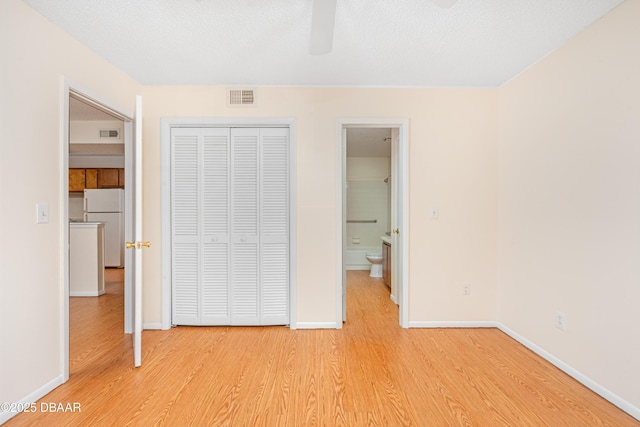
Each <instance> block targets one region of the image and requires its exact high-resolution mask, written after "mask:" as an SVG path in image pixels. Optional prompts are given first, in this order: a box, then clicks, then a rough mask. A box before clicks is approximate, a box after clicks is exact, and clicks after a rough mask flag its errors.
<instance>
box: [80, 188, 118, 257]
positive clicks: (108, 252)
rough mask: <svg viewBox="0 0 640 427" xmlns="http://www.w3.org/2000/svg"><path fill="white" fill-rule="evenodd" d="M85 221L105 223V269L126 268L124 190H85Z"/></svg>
mask: <svg viewBox="0 0 640 427" xmlns="http://www.w3.org/2000/svg"><path fill="white" fill-rule="evenodd" d="M84 220H85V221H86V222H102V223H104V265H105V267H124V190H123V189H121V188H108V189H99V190H84Z"/></svg>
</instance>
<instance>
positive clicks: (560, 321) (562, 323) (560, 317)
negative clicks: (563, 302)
mask: <svg viewBox="0 0 640 427" xmlns="http://www.w3.org/2000/svg"><path fill="white" fill-rule="evenodd" d="M566 326H567V317H566V315H565V314H564V313H563V312H561V311H556V328H558V329H560V330H561V331H564V330H565V327H566Z"/></svg>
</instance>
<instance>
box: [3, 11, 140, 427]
mask: <svg viewBox="0 0 640 427" xmlns="http://www.w3.org/2000/svg"><path fill="white" fill-rule="evenodd" d="M0 52H1V53H2V66H0V80H1V81H2V83H1V86H0V87H1V90H2V92H1V94H0V122H1V123H2V127H1V129H2V132H1V133H2V141H1V142H0V150H1V151H0V186H1V187H0V223H1V224H2V226H1V227H0V230H1V234H0V263H1V264H0V292H1V294H0V342H1V344H0V346H1V350H0V402H18V401H19V400H20V399H22V398H24V397H26V396H27V395H29V394H31V393H33V392H34V391H36V390H38V389H40V388H41V387H44V386H46V384H48V383H50V382H52V381H55V380H56V378H60V376H61V374H62V361H61V357H60V356H61V352H62V348H61V333H62V325H61V318H62V307H63V301H62V295H63V288H62V286H63V279H62V269H61V264H62V252H61V251H62V217H63V202H62V201H63V200H65V199H66V198H67V193H66V192H65V191H63V188H62V186H63V185H62V179H63V176H65V175H66V173H67V171H66V170H63V169H62V145H61V117H62V115H61V107H62V97H61V93H62V76H66V77H68V78H70V79H71V80H73V81H75V82H77V84H79V85H82V86H83V87H86V88H87V89H89V90H91V91H93V92H95V93H99V94H102V95H104V97H105V98H106V99H109V100H112V102H113V103H114V104H116V105H122V106H123V107H126V108H128V109H130V110H133V106H134V102H135V94H136V92H137V90H138V88H139V86H138V85H137V84H136V83H135V82H134V81H133V80H132V79H130V78H129V77H127V76H126V75H125V74H124V73H122V72H121V71H119V70H118V69H117V68H115V67H114V66H112V65H110V64H109V63H107V62H106V61H105V60H104V59H102V58H100V57H98V56H97V55H95V54H94V53H93V52H91V51H90V50H89V49H87V48H86V47H84V46H83V45H81V44H80V43H78V42H77V41H76V40H74V39H73V38H71V37H70V36H69V35H68V34H66V33H64V32H63V31H61V30H60V29H59V28H58V27H57V26H55V25H53V24H52V23H51V22H49V21H47V20H46V19H44V18H43V17H42V16H41V15H39V14H38V13H36V12H34V11H33V10H32V9H31V8H29V7H28V6H26V5H25V4H24V3H22V2H20V1H17V0H3V1H0ZM38 202H41V203H48V204H49V215H50V221H49V223H48V224H36V221H35V205H36V203H38ZM3 415H5V414H0V417H1V416H3ZM0 419H1V418H0Z"/></svg>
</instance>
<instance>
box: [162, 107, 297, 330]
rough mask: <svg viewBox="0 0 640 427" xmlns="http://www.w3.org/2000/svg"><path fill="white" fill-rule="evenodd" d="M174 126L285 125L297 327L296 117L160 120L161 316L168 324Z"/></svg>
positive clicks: (293, 323)
mask: <svg viewBox="0 0 640 427" xmlns="http://www.w3.org/2000/svg"><path fill="white" fill-rule="evenodd" d="M174 127H288V128H289V250H290V252H289V253H290V255H289V326H290V328H291V329H296V328H297V316H296V309H297V306H296V299H297V298H296V277H297V271H296V265H297V264H296V253H297V245H296V242H297V235H296V224H297V219H296V206H297V200H296V188H297V186H296V119H294V118H230V117H226V118H225V117H222V118H192V117H166V118H162V119H161V120H160V180H161V183H162V188H161V194H162V197H161V208H162V209H161V211H162V320H161V327H162V329H164V330H166V329H169V328H171V326H172V325H171V217H170V216H169V215H168V213H169V212H171V128H174Z"/></svg>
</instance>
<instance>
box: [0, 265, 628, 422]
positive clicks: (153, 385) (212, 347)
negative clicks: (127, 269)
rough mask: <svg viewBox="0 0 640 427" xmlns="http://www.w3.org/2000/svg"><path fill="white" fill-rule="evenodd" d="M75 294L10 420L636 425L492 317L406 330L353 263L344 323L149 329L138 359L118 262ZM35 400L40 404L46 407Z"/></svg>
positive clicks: (383, 291)
mask: <svg viewBox="0 0 640 427" xmlns="http://www.w3.org/2000/svg"><path fill="white" fill-rule="evenodd" d="M107 278H108V281H107V294H106V295H103V296H101V297H99V298H72V299H71V304H70V312H71V324H72V329H71V363H70V372H71V375H70V379H69V381H68V382H67V383H66V384H63V385H62V386H60V387H58V388H57V389H55V390H54V391H52V392H51V393H49V394H48V395H47V396H45V397H44V398H43V399H42V400H41V402H53V403H63V404H66V403H73V402H78V403H80V405H81V412H75V413H51V412H48V413H47V412H44V413H43V412H41V411H38V412H36V413H24V414H20V415H18V416H16V417H15V418H13V419H11V420H10V421H8V422H7V424H6V425H7V426H31V425H34V426H35V425H38V426H40V425H46V426H58V425H69V426H156V425H166V426H189V425H193V426H365V425H366V426H596V425H603V426H607V425H609V426H639V425H640V423H639V422H638V421H637V420H635V419H633V418H632V417H630V416H629V415H627V414H626V413H624V412H622V411H621V410H619V409H618V408H616V407H615V406H613V405H612V404H610V403H608V402H607V401H605V400H604V399H602V398H601V397H599V396H597V395H596V394H594V393H593V392H591V391H590V390H588V389H587V388H585V387H584V386H582V385H581V384H579V383H577V382H576V381H575V380H573V379H572V378H570V377H568V376H567V375H565V374H564V373H562V372H561V371H559V370H558V369H557V368H555V367H554V366H552V365H550V364H549V363H547V362H546V361H544V360H542V359H541V358H539V357H538V356H536V355H535V354H533V353H532V352H530V351H529V350H527V349H526V348H524V347H523V346H521V345H520V344H518V343H517V342H515V341H514V340H512V339H511V338H510V337H508V336H507V335H505V334H503V333H502V332H500V331H499V330H497V329H402V328H400V327H399V326H398V309H397V307H396V306H395V305H394V304H393V303H392V302H391V301H390V300H389V291H388V288H386V287H385V286H384V284H383V283H382V281H381V280H379V279H370V278H369V277H368V275H367V272H361V271H351V272H349V273H348V319H349V321H348V322H347V323H345V325H344V328H343V329H342V330H328V329H327V330H290V329H288V328H285V327H264V328H263V327H177V328H173V329H171V330H170V331H144V333H143V366H142V367H141V368H137V369H135V368H133V355H132V346H131V337H130V336H127V335H124V334H123V333H122V330H123V320H122V316H123V308H122V304H123V292H122V270H108V276H107ZM41 402H38V403H37V405H38V408H39V407H40V405H41Z"/></svg>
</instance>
